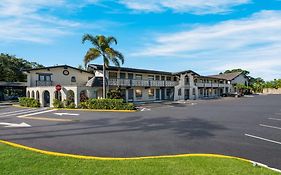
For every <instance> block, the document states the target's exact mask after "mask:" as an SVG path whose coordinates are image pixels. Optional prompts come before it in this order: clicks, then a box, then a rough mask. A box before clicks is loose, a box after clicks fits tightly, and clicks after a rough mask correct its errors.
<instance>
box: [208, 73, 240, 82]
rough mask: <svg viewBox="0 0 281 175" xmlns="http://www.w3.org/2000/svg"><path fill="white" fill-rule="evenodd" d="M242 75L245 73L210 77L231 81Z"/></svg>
mask: <svg viewBox="0 0 281 175" xmlns="http://www.w3.org/2000/svg"><path fill="white" fill-rule="evenodd" d="M241 74H243V72H232V73H225V74H219V75H210V76H209V77H213V78H221V79H226V80H228V81H231V80H233V79H235V78H236V77H238V76H239V75H241ZM243 75H244V74H243Z"/></svg>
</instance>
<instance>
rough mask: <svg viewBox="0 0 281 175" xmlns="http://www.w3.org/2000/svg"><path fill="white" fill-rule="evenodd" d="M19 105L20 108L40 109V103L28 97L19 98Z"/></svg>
mask: <svg viewBox="0 0 281 175" xmlns="http://www.w3.org/2000/svg"><path fill="white" fill-rule="evenodd" d="M19 104H20V106H24V107H32V108H38V107H40V102H39V101H38V100H35V99H34V98H28V97H20V98H19Z"/></svg>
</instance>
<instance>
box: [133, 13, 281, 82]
mask: <svg viewBox="0 0 281 175" xmlns="http://www.w3.org/2000/svg"><path fill="white" fill-rule="evenodd" d="M280 19H281V11H261V12H259V13H256V14H254V15H252V16H251V17H249V18H244V19H240V20H229V21H224V22H220V23H217V24H214V25H209V26H207V25H201V26H196V27H194V28H192V29H188V30H185V31H180V32H175V33H166V34H159V35H157V36H156V38H155V39H154V40H153V42H148V43H147V44H146V46H144V48H141V49H140V50H141V51H137V52H136V53H135V54H133V55H134V56H149V57H165V58H167V57H171V58H174V59H175V60H179V62H181V61H182V62H183V61H184V62H185V63H186V61H190V62H191V63H192V64H194V65H197V66H200V67H202V68H203V69H204V68H205V71H204V72H205V73H214V72H219V71H223V70H225V69H230V68H239V67H241V68H245V69H248V70H250V71H251V72H252V73H253V75H254V76H262V77H265V78H266V79H270V78H281V72H280V70H281V20H280ZM149 40H150V41H151V37H150V39H149ZM179 58H180V59H179ZM183 58H186V59H183ZM198 59H200V60H202V61H200V62H192V61H194V60H198ZM207 60H208V61H211V60H212V61H213V64H209V63H204V61H207Z"/></svg>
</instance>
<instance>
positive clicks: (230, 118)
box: [0, 95, 281, 169]
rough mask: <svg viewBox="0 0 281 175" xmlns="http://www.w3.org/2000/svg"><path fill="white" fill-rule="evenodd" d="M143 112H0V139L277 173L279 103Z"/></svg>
mask: <svg viewBox="0 0 281 175" xmlns="http://www.w3.org/2000/svg"><path fill="white" fill-rule="evenodd" d="M140 110H141V111H139V112H135V113H121V112H84V111H76V110H75V111H71V110H51V109H48V108H40V109H25V108H16V107H10V106H7V107H1V108H0V139H1V140H7V141H11V142H15V143H19V144H23V145H26V146H31V147H35V148H38V149H43V150H48V151H55V152H63V153H71V154H80V155H91V156H101V157H138V156H152V155H153V156H155V155H173V154H183V153H184V154H186V153H214V154H223V155H229V156H238V157H241V158H246V159H251V160H253V161H257V162H260V163H264V164H267V165H269V166H271V167H274V168H278V169H281V96H280V95H266V96H263V95H260V96H250V97H244V98H223V99H218V100H200V101H188V102H186V103H169V102H166V103H164V104H161V103H158V104H145V105H142V106H140ZM23 123H24V124H23ZM13 124H14V125H13ZM21 124H23V125H21Z"/></svg>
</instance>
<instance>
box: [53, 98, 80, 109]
mask: <svg viewBox="0 0 281 175" xmlns="http://www.w3.org/2000/svg"><path fill="white" fill-rule="evenodd" d="M53 106H54V107H55V108H69V109H74V108H75V103H74V102H73V101H71V100H64V101H60V100H58V99H54V101H53Z"/></svg>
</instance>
